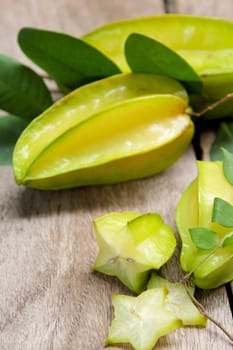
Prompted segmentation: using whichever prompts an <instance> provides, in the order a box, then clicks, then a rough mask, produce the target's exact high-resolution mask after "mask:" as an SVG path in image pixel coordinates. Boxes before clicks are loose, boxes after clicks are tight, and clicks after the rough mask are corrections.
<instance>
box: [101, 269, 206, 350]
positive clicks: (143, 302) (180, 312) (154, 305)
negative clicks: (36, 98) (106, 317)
mask: <svg viewBox="0 0 233 350" xmlns="http://www.w3.org/2000/svg"><path fill="white" fill-rule="evenodd" d="M190 292H191V294H193V289H191V291H190ZM113 305H114V319H113V321H112V323H111V326H110V328H109V331H108V335H107V340H106V344H107V345H109V344H116V343H122V342H123V343H130V344H132V346H133V348H134V349H136V350H151V349H152V348H154V345H155V344H156V342H157V340H158V339H159V338H160V337H161V336H163V335H165V334H168V333H170V332H172V331H174V330H175V329H176V328H180V327H184V326H202V327H205V326H206V318H205V317H204V316H203V315H202V314H201V313H200V312H199V311H198V310H197V308H196V307H195V306H194V304H193V303H192V301H191V299H190V297H189V296H188V294H187V291H186V290H185V287H184V286H183V285H182V284H181V283H171V282H169V281H167V280H166V279H164V278H162V277H160V276H158V275H157V274H156V273H153V274H152V276H151V278H150V281H149V284H148V290H146V291H144V292H143V293H142V294H140V295H139V296H138V297H131V296H126V295H114V296H113Z"/></svg>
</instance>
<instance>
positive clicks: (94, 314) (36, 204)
mask: <svg viewBox="0 0 233 350" xmlns="http://www.w3.org/2000/svg"><path fill="white" fill-rule="evenodd" d="M132 3H133V5H132ZM97 4H98V5H97ZM110 4H111V5H110ZM145 4H146V6H145ZM162 9H163V7H162V2H161V1H157V0H156V1H155V0H154V1H152V0H151V1H149V0H147V2H146V3H145V2H142V1H141V0H134V1H133V2H132V0H124V2H119V0H114V1H113V0H111V2H110V1H109V0H99V1H98V2H97V1H95V0H92V1H91V0H86V1H82V2H81V1H80V2H77V1H75V0H67V1H65V0H57V1H56V6H55V5H54V4H50V3H49V2H47V1H45V0H41V1H40V2H35V1H33V0H21V1H18V2H16V1H13V0H5V2H4V3H3V5H2V8H1V12H0V21H1V34H2V38H4V39H3V40H1V42H0V51H1V52H3V53H5V54H10V55H13V56H16V57H19V58H20V59H21V60H23V61H24V60H25V62H27V60H26V59H25V58H24V57H23V55H22V54H21V53H20V51H19V49H18V48H17V46H16V43H15V38H16V33H17V31H18V30H19V28H20V27H22V26H36V27H41V28H49V29H53V30H58V31H64V32H67V33H70V34H73V35H81V34H83V33H85V32H86V31H88V30H90V29H94V28H95V27H96V26H98V25H101V24H103V23H105V22H108V21H110V20H115V19H118V18H123V17H129V16H131V17H134V16H140V15H146V14H152V13H161V12H162ZM187 170H188V171H187ZM195 175H196V167H195V158H194V154H193V152H192V149H191V148H189V150H188V151H187V152H186V153H185V155H184V156H183V157H182V158H181V159H180V160H179V161H178V162H177V163H176V164H175V165H174V166H173V167H171V168H170V169H168V170H167V171H166V172H165V173H163V174H161V175H158V176H155V177H152V178H150V179H146V180H141V181H133V182H129V183H125V184H119V185H115V186H102V187H93V188H81V189H75V190H67V191H61V192H41V191H36V190H32V189H26V188H21V187H18V186H16V185H15V183H14V179H13V175H12V169H11V168H10V167H2V168H0V181H1V186H0V219H1V220H0V286H1V293H0V344H1V350H11V349H14V350H31V349H33V350H52V349H55V350H99V349H103V344H104V339H105V336H106V332H107V328H108V325H109V323H110V318H111V294H112V293H128V291H127V290H126V288H124V287H123V286H122V285H121V284H120V283H119V282H118V281H117V280H116V279H113V278H109V277H105V276H102V275H101V274H97V273H91V272H90V268H91V266H92V264H93V262H94V259H95V256H96V253H97V246H96V243H95V239H94V232H93V227H92V220H93V219H94V218H96V217H97V216H99V215H102V214H105V213H107V212H110V211H124V210H137V211H141V212H148V211H158V212H159V213H160V214H161V215H162V216H163V217H164V219H165V221H166V222H167V223H169V224H170V225H171V226H172V227H173V228H174V229H175V208H176V204H177V201H178V198H179V196H180V194H181V193H182V191H183V190H184V188H185V187H186V186H187V184H188V183H189V182H190V181H191V180H192V179H193V178H194V177H195ZM163 272H164V274H165V275H166V276H167V277H168V278H169V277H170V278H171V279H173V280H174V279H175V278H179V276H180V270H179V268H178V251H177V254H176V256H174V258H173V259H172V260H171V261H170V262H169V264H167V266H166V268H165V269H163ZM209 295H210V296H211V298H209V297H205V299H203V300H204V301H206V304H209V299H211V304H210V305H209V306H208V310H210V311H213V310H214V315H215V316H216V315H217V316H219V315H221V314H222V309H223V307H222V303H223V302H225V300H222V294H221V295H220V297H219V299H218V295H217V298H216V294H215V292H213V293H212V292H211V293H209ZM212 309H213V310H212ZM224 317H225V318H226V322H225V324H224V325H225V326H226V327H227V328H228V327H229V324H230V323H229V322H228V320H229V316H228V314H225V312H224ZM217 318H218V317H217ZM164 348H169V349H171V350H177V349H180V350H187V349H200V350H202V349H203V350H204V349H205V350H206V349H207V350H208V349H211V350H215V349H216V350H218V349H220V348H221V349H222V350H228V349H230V348H231V345H230V344H229V343H228V342H227V341H226V339H225V338H224V337H223V336H221V334H219V333H217V332H216V329H215V328H214V327H212V326H208V328H207V330H199V329H189V328H187V329H182V330H177V331H175V332H174V333H172V334H170V335H168V336H166V337H163V338H162V339H161V340H160V341H159V343H158V346H157V349H164ZM109 349H115V350H116V349H119V350H120V349H129V347H126V346H119V347H109Z"/></svg>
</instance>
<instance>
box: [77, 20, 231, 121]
mask: <svg viewBox="0 0 233 350" xmlns="http://www.w3.org/2000/svg"><path fill="white" fill-rule="evenodd" d="M131 33H140V34H143V35H146V36H148V37H151V38H153V39H156V40H158V41H160V42H162V43H163V44H165V45H167V46H168V47H169V48H171V49H173V50H175V51H176V52H177V53H178V54H180V55H181V56H182V57H183V58H184V59H185V60H186V61H187V62H188V63H189V64H190V65H191V66H192V67H193V68H194V70H195V71H196V72H197V73H198V74H199V75H200V77H201V79H202V80H203V83H204V89H203V92H202V94H196V95H193V96H191V105H192V106H193V107H194V108H195V109H202V108H204V107H205V106H206V105H208V104H209V103H213V102H215V101H217V100H219V99H220V98H222V97H224V96H225V95H226V94H228V93H230V92H232V86H233V59H232V56H233V22H230V21H227V20H224V19H220V18H207V17H197V16H189V15H176V14H167V15H160V16H151V17H143V18H135V19H128V20H123V21H118V22H113V23H110V24H108V25H105V26H103V27H100V28H97V29H96V30H94V31H92V32H90V33H87V34H86V35H85V36H84V37H83V40H85V41H86V42H87V43H89V44H91V45H93V46H94V47H96V48H98V49H99V50H100V51H102V52H103V53H104V54H106V55H107V56H108V57H109V58H111V59H112V60H113V61H114V62H115V63H116V64H117V65H118V66H119V67H120V68H121V69H122V71H124V72H127V71H129V67H128V65H127V62H126V59H125V55H124V44H125V41H126V39H127V37H128V36H129V35H130V34H131ZM209 114H210V116H211V117H218V116H226V115H232V116H233V103H232V102H227V103H225V104H224V108H223V107H218V108H216V109H214V110H213V111H211V113H209Z"/></svg>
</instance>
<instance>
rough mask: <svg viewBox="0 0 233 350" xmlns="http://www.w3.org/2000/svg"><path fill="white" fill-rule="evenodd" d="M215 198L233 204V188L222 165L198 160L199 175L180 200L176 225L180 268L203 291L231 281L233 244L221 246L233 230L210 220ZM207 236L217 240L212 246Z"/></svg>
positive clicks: (232, 273) (219, 162)
mask: <svg viewBox="0 0 233 350" xmlns="http://www.w3.org/2000/svg"><path fill="white" fill-rule="evenodd" d="M216 199H220V201H225V202H227V203H229V204H228V205H229V206H230V205H232V204H233V186H232V184H231V183H230V182H229V181H228V180H227V178H226V177H225V175H224V171H223V162H222V161H216V162H210V161H199V162H198V176H197V178H196V179H195V180H194V181H193V182H192V183H191V184H190V185H189V187H188V188H187V189H186V190H185V191H184V193H183V194H182V196H181V199H180V201H179V204H178V207H177V213H176V223H177V227H178V231H179V234H180V237H181V241H182V249H181V256H180V262H181V266H182V268H183V270H184V271H185V272H187V273H191V274H192V275H193V281H194V283H195V284H196V285H197V286H198V287H200V288H204V289H205V288H207V289H208V288H216V287H218V286H220V285H222V284H224V283H226V282H229V281H231V280H232V279H233V244H224V241H225V240H226V239H227V238H228V236H229V234H231V233H232V230H233V228H232V227H225V225H224V226H223V225H222V224H220V223H218V222H216V221H215V220H214V219H213V208H214V203H215V200H216ZM218 210H219V209H218ZM220 214H221V215H222V214H223V213H222V212H220ZM195 228H201V230H199V231H198V232H199V235H198V240H199V245H197V244H196V243H195V241H193V238H192V235H191V233H192V230H193V229H195ZM208 235H210V238H212V237H213V238H214V239H215V240H216V242H214V246H213V247H211V245H212V243H213V242H208ZM203 242H204V246H202V245H203ZM210 243H211V245H210ZM206 244H207V247H205V245H206ZM208 245H210V246H209V247H208Z"/></svg>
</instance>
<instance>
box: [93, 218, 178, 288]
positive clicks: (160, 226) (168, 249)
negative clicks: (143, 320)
mask: <svg viewBox="0 0 233 350" xmlns="http://www.w3.org/2000/svg"><path fill="white" fill-rule="evenodd" d="M94 227H95V232H96V240H97V243H98V246H99V253H98V256H97V258H96V261H95V263H94V266H93V270H96V271H99V272H102V273H105V274H107V275H111V276H117V277H118V278H119V279H120V280H121V281H122V282H123V283H124V284H125V285H126V286H127V287H128V288H130V289H131V290H132V291H134V292H136V293H140V292H141V291H142V290H143V289H144V288H145V287H146V284H147V282H148V278H149V272H150V270H151V269H156V270H157V269H159V268H160V267H161V266H162V265H164V264H165V263H166V262H167V260H168V259H169V258H170V257H171V256H172V254H173V252H174V249H175V246H176V239H175V235H174V232H173V230H172V229H171V228H170V227H169V226H168V225H167V224H165V223H164V222H163V220H162V218H161V216H160V215H159V214H157V213H149V214H143V215H142V214H139V213H134V212H123V213H110V214H106V215H104V216H101V217H99V218H97V219H96V220H95V221H94Z"/></svg>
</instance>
